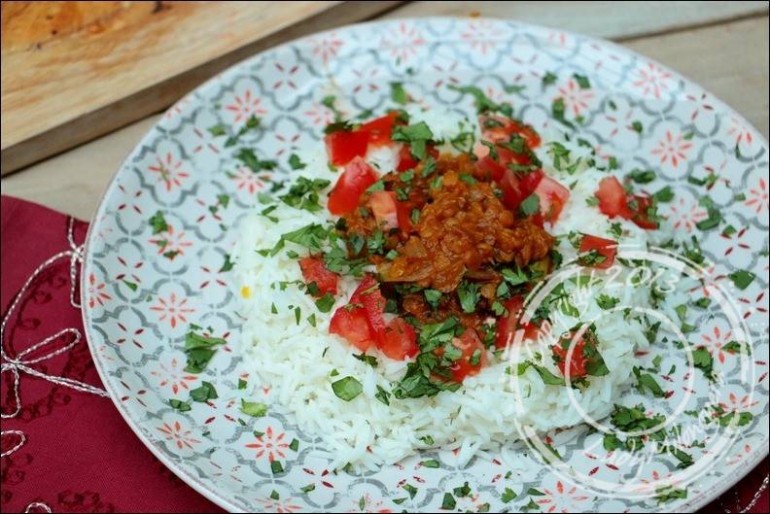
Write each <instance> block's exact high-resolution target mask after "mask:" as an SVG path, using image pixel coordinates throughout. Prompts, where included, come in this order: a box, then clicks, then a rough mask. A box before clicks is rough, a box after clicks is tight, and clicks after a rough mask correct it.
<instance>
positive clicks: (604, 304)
mask: <svg viewBox="0 0 770 514" xmlns="http://www.w3.org/2000/svg"><path fill="white" fill-rule="evenodd" d="M619 303H620V298H615V297H614V296H609V295H606V294H600V295H599V296H597V297H596V304H597V305H598V306H599V307H601V308H602V309H604V310H608V309H613V308H615V307H616V306H617V305H618V304H619Z"/></svg>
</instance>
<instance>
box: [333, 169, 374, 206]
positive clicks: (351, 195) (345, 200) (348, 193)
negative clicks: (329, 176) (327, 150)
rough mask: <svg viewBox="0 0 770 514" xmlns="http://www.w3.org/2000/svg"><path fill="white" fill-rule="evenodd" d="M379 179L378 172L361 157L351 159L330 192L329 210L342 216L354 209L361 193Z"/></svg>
mask: <svg viewBox="0 0 770 514" xmlns="http://www.w3.org/2000/svg"><path fill="white" fill-rule="evenodd" d="M377 179H378V176H377V172H376V171H374V169H373V168H372V167H371V166H369V165H368V164H366V161H364V160H363V159H362V158H361V157H356V158H355V159H353V160H352V161H350V163H348V165H347V166H346V167H345V171H344V172H342V175H341V176H340V178H339V180H337V183H336V184H335V185H334V189H332V190H331V192H330V193H329V205H328V207H329V212H330V213H332V214H336V215H338V216H341V215H343V214H347V213H349V212H352V211H354V210H355V209H356V207H358V200H359V198H361V195H362V194H363V193H364V191H366V190H367V188H369V186H371V185H372V184H374V183H375V182H377Z"/></svg>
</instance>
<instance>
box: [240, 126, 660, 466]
mask: <svg viewBox="0 0 770 514" xmlns="http://www.w3.org/2000/svg"><path fill="white" fill-rule="evenodd" d="M439 118H442V117H439ZM422 119H424V120H425V121H426V122H428V123H429V124H430V125H431V126H434V127H437V126H438V123H433V122H432V120H431V119H430V117H429V116H425V115H423V116H422ZM442 119H445V118H442ZM442 123H444V124H445V123H446V122H445V121H443V122H442ZM438 132H441V133H443V132H446V130H445V127H444V128H437V133H438ZM544 140H545V141H548V140H549V139H548V135H544ZM565 144H566V143H565ZM573 150H574V152H575V155H577V154H578V153H579V152H580V151H585V149H581V148H578V147H577V146H574V147H573ZM540 155H541V158H542V159H543V161H544V163H546V165H547V164H548V163H549V162H551V160H550V158H549V157H548V156H547V155H546V152H545V151H542V152H540ZM302 158H303V160H304V161H305V162H308V163H309V165H308V167H307V168H305V169H304V170H302V172H301V173H302V175H303V176H306V177H308V178H327V179H329V180H330V181H332V184H333V183H334V182H335V181H336V179H337V177H338V175H337V174H335V173H333V172H331V171H330V170H329V169H328V167H327V165H326V162H325V155H324V154H323V153H319V154H318V155H315V156H313V155H303V156H302ZM388 160H389V156H388V155H380V156H377V162H379V163H381V169H383V170H385V171H387V169H390V168H389V164H388ZM547 172H548V173H549V174H550V175H553V176H555V177H556V178H557V179H558V180H560V181H561V182H562V183H564V184H565V185H570V184H573V183H574V185H573V186H572V194H571V197H570V199H569V202H568V203H567V205H566V206H565V209H564V211H563V212H562V214H561V217H560V221H559V223H558V224H557V225H556V226H555V227H552V229H551V231H552V233H554V234H555V235H559V234H568V233H569V232H570V231H580V232H584V233H589V234H593V235H597V236H600V237H609V238H614V236H612V235H611V234H612V232H611V230H615V231H617V229H618V227H617V226H615V227H614V228H613V227H612V223H617V221H616V220H612V221H610V220H608V219H606V217H604V216H603V215H601V213H600V212H599V211H598V208H596V207H592V206H589V205H588V204H587V203H586V199H587V198H589V197H592V196H593V194H594V192H595V191H596V188H597V184H598V182H599V180H601V178H602V177H604V176H607V173H606V172H602V171H596V170H593V169H586V170H581V171H578V172H576V173H574V174H573V175H569V176H566V175H559V173H557V172H556V171H555V170H548V169H547ZM270 215H271V216H274V217H275V218H277V219H278V222H277V223H273V222H271V221H269V220H268V219H267V218H266V217H264V216H260V215H258V214H254V215H252V216H250V217H249V218H248V219H246V220H245V221H244V223H243V225H242V226H241V227H240V231H241V234H242V236H241V238H240V241H239V244H238V245H237V248H236V251H235V260H236V263H237V264H236V273H237V280H238V282H239V284H238V286H239V290H241V291H245V292H246V293H247V294H246V296H248V298H245V299H244V300H243V309H242V315H243V316H244V319H245V322H244V325H243V333H242V342H243V343H242V344H243V350H242V351H243V355H244V358H245V359H246V360H247V361H248V362H249V363H250V366H249V367H250V369H251V370H252V371H253V372H254V373H255V374H256V375H257V376H258V377H259V380H261V382H262V384H264V385H269V386H270V387H271V401H272V402H273V403H272V405H271V409H273V410H275V411H279V412H284V413H287V414H289V415H290V416H291V418H292V419H293V421H296V423H297V424H298V425H299V427H300V428H301V429H302V430H303V431H306V432H307V433H309V434H314V435H317V436H320V437H321V438H322V439H323V441H324V443H325V447H326V449H327V450H328V452H329V454H330V455H331V456H332V458H333V459H334V465H335V466H343V465H345V464H346V463H352V464H353V465H354V466H356V467H361V466H362V467H367V468H376V467H378V466H380V465H382V464H383V463H393V462H397V461H399V460H401V459H403V458H404V457H407V456H408V455H410V454H412V453H414V452H415V451H416V450H417V449H420V448H426V447H427V446H426V444H425V442H424V441H425V439H423V438H425V437H428V441H430V440H431V439H432V440H433V441H435V445H434V446H441V447H443V448H451V449H454V448H462V450H461V452H460V456H461V460H468V459H470V458H471V457H472V456H473V455H474V454H475V453H476V452H477V451H478V450H479V449H485V448H492V447H495V446H496V445H498V444H500V443H504V442H508V441H512V440H515V439H518V438H519V437H520V436H519V432H518V430H517V427H516V425H517V422H518V423H522V424H526V425H530V426H532V427H534V428H535V429H537V430H538V431H546V430H549V429H552V428H556V427H565V426H571V425H575V424H578V423H580V422H581V421H582V418H581V416H580V414H579V412H578V410H577V409H575V408H574V406H572V405H571V403H570V402H571V400H570V394H569V392H568V389H567V388H566V387H563V386H554V385H545V384H544V383H543V380H542V379H541V378H540V376H539V374H538V373H537V371H536V370H535V369H534V368H532V367H530V368H528V369H527V370H526V371H525V372H524V373H523V374H522V375H520V376H513V375H512V374H511V373H509V372H507V370H510V369H514V370H515V369H516V362H517V360H518V361H522V360H533V359H536V360H535V362H536V363H538V364H540V365H542V366H544V367H546V368H547V369H549V370H551V371H552V372H553V373H554V374H556V375H558V376H561V374H560V373H559V371H558V369H557V368H556V367H555V366H554V365H553V363H552V361H551V358H550V351H548V350H547V349H545V347H541V348H537V347H536V346H535V345H530V346H532V347H533V348H532V350H531V351H529V348H530V346H527V347H525V350H524V351H523V352H521V354H520V355H508V356H507V357H509V358H512V359H514V360H513V361H512V362H511V361H508V360H505V359H503V361H501V362H498V363H496V364H494V365H490V366H489V367H487V368H485V369H484V370H483V371H482V372H481V373H480V374H479V375H478V376H475V377H469V378H467V379H466V380H465V382H464V383H463V386H462V387H461V388H460V389H459V390H458V391H456V392H448V391H445V392H442V393H440V394H438V395H437V396H435V397H432V398H418V399H403V400H399V399H396V398H393V397H392V398H391V399H390V405H385V404H384V403H383V402H381V401H379V400H378V399H376V397H375V394H376V393H377V386H380V387H382V388H384V389H385V390H386V391H391V390H392V385H391V384H392V382H396V381H398V380H399V379H400V378H401V376H402V375H403V373H404V371H405V368H406V362H395V361H392V360H390V359H388V358H386V357H384V356H381V355H380V356H378V357H379V358H378V361H379V365H378V367H377V368H373V367H371V366H369V365H368V364H366V363H364V362H362V361H360V360H357V359H355V358H354V357H353V354H354V353H359V352H358V351H357V350H356V349H355V348H352V347H351V346H350V345H349V344H348V343H347V342H345V341H344V340H343V339H341V338H339V337H337V336H335V335H330V334H329V320H330V318H331V314H332V313H333V312H334V310H335V309H336V308H337V307H339V306H341V305H344V304H345V303H347V300H348V298H349V297H350V294H351V293H352V292H353V290H354V289H355V287H356V283H355V281H353V280H351V279H344V280H343V281H341V286H342V287H341V294H339V295H338V298H337V303H336V305H335V306H334V308H333V309H332V311H331V312H330V313H329V314H321V313H320V312H318V310H317V308H316V306H315V304H314V301H313V298H311V297H310V296H309V295H307V294H306V293H305V292H303V291H301V290H299V289H298V288H297V287H296V285H292V284H289V285H286V286H285V287H283V288H282V287H281V286H280V282H288V283H291V282H294V281H300V280H302V274H301V272H300V269H299V266H298V264H297V261H296V259H292V258H290V257H288V256H287V255H286V251H285V250H284V251H281V252H280V253H278V254H277V255H276V256H275V257H263V256H261V255H260V254H258V253H257V250H260V249H265V248H272V247H273V246H274V245H275V244H276V242H278V240H279V238H280V236H281V235H282V234H284V233H286V232H289V231H292V230H296V229H298V228H301V227H303V226H305V225H308V224H310V223H325V222H326V221H327V220H328V219H329V215H328V212H326V211H325V210H324V211H323V212H320V213H317V214H311V213H308V212H306V211H302V210H297V209H294V208H291V207H288V206H286V205H283V204H279V206H278V208H277V209H276V210H274V211H273V212H271V213H270ZM619 223H620V224H621V228H622V230H623V233H624V236H623V237H622V238H621V243H627V244H635V245H639V246H640V247H645V246H646V245H647V243H648V238H649V237H651V233H650V232H647V231H644V230H642V229H640V228H638V227H637V226H636V225H634V224H633V223H631V222H625V221H620V222H619ZM655 232H658V234H655V237H660V238H661V239H666V238H668V237H669V235H670V234H667V233H661V232H666V229H665V228H663V229H661V230H659V231H655ZM558 248H559V251H560V252H562V254H563V255H564V261H565V262H567V261H569V260H570V259H572V258H574V257H575V255H576V252H575V250H574V248H573V247H572V246H571V245H570V244H569V242H568V241H567V238H563V239H562V240H561V242H560V244H559V247H558ZM286 250H295V251H296V252H298V253H300V254H304V253H306V250H304V249H302V248H300V247H295V246H294V245H293V244H291V243H287V246H286ZM627 273H629V270H624V271H622V274H621V275H620V277H621V278H623V277H624V276H625V274H627ZM599 280H601V279H599ZM615 280H616V281H618V279H617V278H616V279H615ZM573 289H575V287H574V285H571V284H569V283H568V284H567V290H568V291H572V290H573ZM572 293H573V294H572V295H571V296H572V298H571V301H572V303H573V304H574V305H575V306H576V307H577V308H578V310H579V311H580V316H579V318H580V319H578V318H576V317H571V316H567V315H564V314H563V313H559V315H558V316H557V317H556V318H557V319H555V320H554V323H555V326H556V327H557V330H556V331H555V332H556V333H558V330H566V329H568V328H570V327H572V326H574V325H575V324H577V323H578V322H579V321H581V319H582V320H586V321H587V320H595V326H596V334H597V336H598V340H599V352H600V353H601V355H602V357H603V359H604V361H605V363H606V365H607V367H608V368H609V374H607V375H605V376H601V377H589V384H590V385H589V387H587V388H586V389H584V390H578V389H572V390H571V392H572V393H573V399H574V401H577V402H579V403H580V406H581V407H582V410H584V411H585V412H586V413H587V414H589V415H591V416H593V417H596V418H601V417H604V416H606V415H608V414H609V412H610V411H611V410H612V407H613V404H614V403H615V402H616V401H617V399H618V397H619V396H620V395H621V394H622V393H623V391H624V390H625V389H627V387H628V386H629V384H630V383H632V382H633V380H634V378H633V377H634V375H633V373H632V368H633V367H634V365H638V363H637V360H636V358H635V356H634V352H635V351H636V350H638V349H644V348H646V347H647V345H648V343H647V339H646V337H645V328H646V326H645V324H644V323H643V322H642V321H640V320H639V319H636V318H635V317H634V316H630V317H626V316H625V315H624V313H623V312H622V311H620V310H616V311H607V310H603V309H601V308H600V307H599V306H598V305H597V303H596V301H595V298H594V296H596V295H597V294H600V293H604V294H610V295H612V296H615V297H618V298H620V306H623V307H639V308H646V307H647V308H649V307H651V305H650V301H651V298H650V291H649V290H648V288H647V287H646V284H641V285H639V286H637V287H622V288H618V287H617V286H615V287H611V286H610V285H607V287H606V288H605V287H603V285H602V284H601V283H597V284H596V287H593V288H592V289H591V292H590V293H588V296H587V295H586V294H585V292H580V291H578V292H574V291H572ZM273 306H274V307H273ZM297 307H299V312H300V321H299V323H297V321H296V316H297ZM273 311H276V312H275V313H274V312H273ZM313 313H315V318H316V324H315V327H314V326H312V325H311V323H309V322H308V317H309V316H310V315H311V314H313ZM536 351H539V352H540V353H541V354H542V355H543V356H542V357H541V356H539V355H538V356H535V357H533V353H534V352H536ZM492 359H493V362H494V357H492ZM347 376H352V377H355V378H357V379H358V380H359V381H360V382H361V384H362V385H363V393H362V394H360V395H359V396H358V397H356V398H354V399H353V400H352V401H349V402H346V401H343V400H341V399H340V398H338V397H337V396H336V395H335V393H334V392H333V391H332V388H331V384H332V382H334V381H336V380H339V379H340V378H342V377H347ZM514 381H516V382H515V386H514ZM517 397H518V398H519V399H518V401H517Z"/></svg>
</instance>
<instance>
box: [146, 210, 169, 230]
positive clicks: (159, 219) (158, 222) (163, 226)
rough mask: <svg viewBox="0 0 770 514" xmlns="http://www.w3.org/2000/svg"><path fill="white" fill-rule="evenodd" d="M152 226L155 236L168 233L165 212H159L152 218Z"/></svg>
mask: <svg viewBox="0 0 770 514" xmlns="http://www.w3.org/2000/svg"><path fill="white" fill-rule="evenodd" d="M150 226H151V227H152V234H153V235H155V234H160V233H161V232H166V231H168V224H167V223H166V218H164V217H163V212H161V211H158V212H156V213H155V214H154V215H153V216H152V217H151V218H150Z"/></svg>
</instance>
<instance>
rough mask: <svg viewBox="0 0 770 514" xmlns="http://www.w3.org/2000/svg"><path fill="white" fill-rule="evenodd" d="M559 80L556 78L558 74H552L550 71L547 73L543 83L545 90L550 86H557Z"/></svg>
mask: <svg viewBox="0 0 770 514" xmlns="http://www.w3.org/2000/svg"><path fill="white" fill-rule="evenodd" d="M557 79H558V77H557V76H556V74H554V73H552V72H550V71H549V72H546V74H545V75H543V81H542V83H543V88H545V87H547V86H550V85H551V84H555V83H556V80H557Z"/></svg>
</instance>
